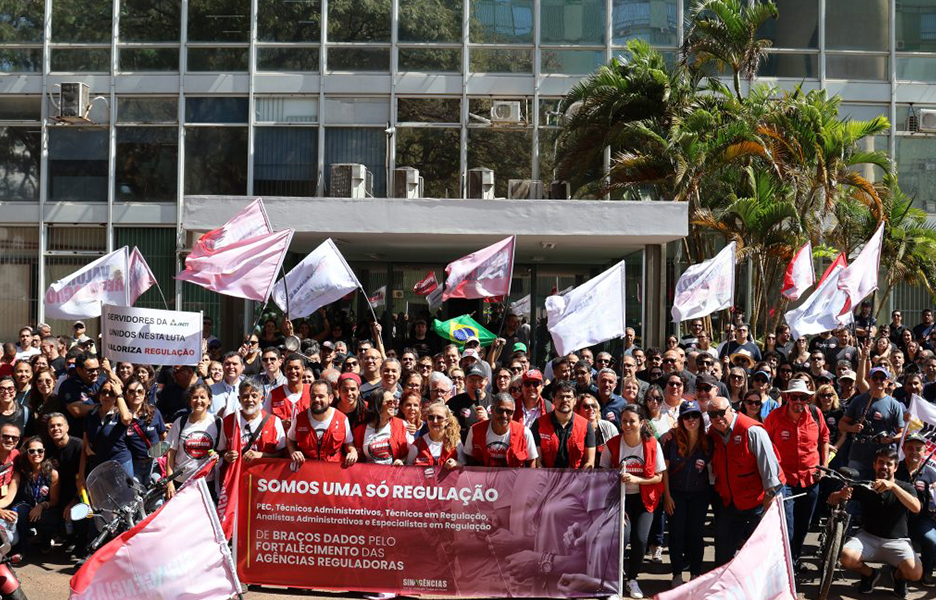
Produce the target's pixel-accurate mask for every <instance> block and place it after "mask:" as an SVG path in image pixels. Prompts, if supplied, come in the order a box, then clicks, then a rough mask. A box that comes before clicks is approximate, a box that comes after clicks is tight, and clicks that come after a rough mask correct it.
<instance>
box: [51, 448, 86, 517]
mask: <svg viewBox="0 0 936 600" xmlns="http://www.w3.org/2000/svg"><path fill="white" fill-rule="evenodd" d="M46 448H47V450H46V452H47V453H48V456H47V457H46V458H48V459H49V460H51V461H52V468H54V469H55V470H56V471H58V474H59V506H67V505H68V503H69V502H71V501H72V499H73V498H74V497H75V496H76V495H77V493H78V488H77V485H76V483H75V476H76V475H78V467H79V462H80V460H81V438H76V437H75V436H73V435H70V436H68V442H66V443H65V445H64V446H62V447H61V448H59V447H58V446H56V445H55V443H54V442H48V443H47V444H46Z"/></svg>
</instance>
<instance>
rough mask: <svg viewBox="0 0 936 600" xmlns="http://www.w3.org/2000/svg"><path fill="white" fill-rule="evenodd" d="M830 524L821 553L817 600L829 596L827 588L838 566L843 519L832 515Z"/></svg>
mask: <svg viewBox="0 0 936 600" xmlns="http://www.w3.org/2000/svg"><path fill="white" fill-rule="evenodd" d="M830 525H831V526H830V527H829V537H828V539H827V540H826V545H825V552H823V554H822V567H821V568H822V579H821V580H820V582H819V597H818V600H826V598H828V597H829V588H831V587H832V582H833V581H834V580H835V569H836V567H837V566H838V559H839V553H841V551H842V538H843V537H844V536H845V521H842V520H839V519H835V518H834V517H833V521H832V523H831V524H830Z"/></svg>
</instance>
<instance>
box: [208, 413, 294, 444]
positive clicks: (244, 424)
mask: <svg viewBox="0 0 936 600" xmlns="http://www.w3.org/2000/svg"><path fill="white" fill-rule="evenodd" d="M237 419H238V421H240V422H239V423H238V426H239V427H240V433H241V447H242V448H243V447H244V446H245V445H246V444H247V442H249V441H250V436H251V435H253V432H254V431H256V430H257V429H258V428H259V427H260V424H261V423H262V422H263V415H262V413H261V412H259V411H258V412H257V416H256V417H254V418H253V420H252V421H250V422H248V421H247V419H245V418H244V413H241V412H239V413H237ZM270 419H272V420H273V429H274V430H275V431H276V449H277V450H282V449H283V448H285V447H286V432H285V431H283V422H282V421H280V420H279V418H278V417H277V416H276V415H270ZM257 439H258V440H259V439H260V435H259V434H258V435H257ZM255 443H256V442H255ZM227 449H228V439H227V435H226V434H225V433H224V431H222V432H221V441H220V442H218V454H221V453H223V452H224V451H225V450H227ZM245 450H246V448H245Z"/></svg>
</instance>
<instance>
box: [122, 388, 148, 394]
mask: <svg viewBox="0 0 936 600" xmlns="http://www.w3.org/2000/svg"><path fill="white" fill-rule="evenodd" d="M127 393H128V394H130V395H133V396H142V395H143V394H145V393H146V390H144V389H143V388H141V387H136V388H133V389H132V390H127Z"/></svg>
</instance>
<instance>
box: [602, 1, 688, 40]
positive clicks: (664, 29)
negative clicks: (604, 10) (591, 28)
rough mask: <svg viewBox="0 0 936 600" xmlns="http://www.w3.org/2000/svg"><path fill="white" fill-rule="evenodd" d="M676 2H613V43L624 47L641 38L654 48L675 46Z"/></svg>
mask: <svg viewBox="0 0 936 600" xmlns="http://www.w3.org/2000/svg"><path fill="white" fill-rule="evenodd" d="M677 21H678V19H677V18H676V0H614V4H613V5H612V8H611V28H612V29H611V32H612V38H611V39H612V42H613V43H614V45H616V46H623V45H625V44H626V43H627V42H628V40H631V39H634V38H639V39H642V40H645V41H647V42H649V43H651V44H653V45H655V46H675V45H676V25H677Z"/></svg>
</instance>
